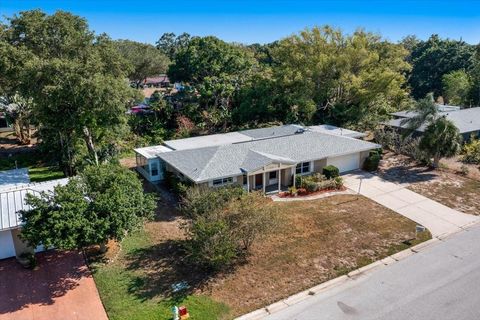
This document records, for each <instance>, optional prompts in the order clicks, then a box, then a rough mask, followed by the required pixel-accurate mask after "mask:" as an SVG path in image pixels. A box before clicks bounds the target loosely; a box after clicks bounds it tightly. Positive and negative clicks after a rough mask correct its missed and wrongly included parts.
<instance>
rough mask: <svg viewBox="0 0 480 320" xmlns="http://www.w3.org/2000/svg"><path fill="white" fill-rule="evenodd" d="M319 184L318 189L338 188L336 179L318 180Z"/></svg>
mask: <svg viewBox="0 0 480 320" xmlns="http://www.w3.org/2000/svg"><path fill="white" fill-rule="evenodd" d="M338 178H339V177H338ZM317 184H318V189H319V190H331V189H336V188H337V184H336V182H335V179H329V180H325V181H322V182H317Z"/></svg>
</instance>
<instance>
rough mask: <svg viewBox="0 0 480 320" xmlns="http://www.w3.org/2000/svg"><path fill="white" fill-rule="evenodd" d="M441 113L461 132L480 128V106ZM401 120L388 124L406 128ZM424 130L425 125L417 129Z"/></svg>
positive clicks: (391, 121)
mask: <svg viewBox="0 0 480 320" xmlns="http://www.w3.org/2000/svg"><path fill="white" fill-rule="evenodd" d="M439 114H440V115H442V116H445V117H446V118H447V119H448V120H451V121H452V122H453V123H454V124H455V126H456V127H457V128H458V130H459V131H460V133H461V134H463V133H469V132H474V131H479V130H480V107H477V108H469V109H462V110H458V111H451V112H440V113H439ZM401 121H402V119H394V120H390V121H389V122H388V123H387V124H388V125H389V126H392V127H397V128H406V127H407V126H406V125H403V126H402V125H401ZM424 130H425V126H422V127H420V128H419V129H418V130H417V131H419V132H423V131H424Z"/></svg>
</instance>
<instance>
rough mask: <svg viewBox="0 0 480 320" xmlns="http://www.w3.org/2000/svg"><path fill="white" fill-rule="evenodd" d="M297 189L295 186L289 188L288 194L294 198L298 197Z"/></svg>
mask: <svg viewBox="0 0 480 320" xmlns="http://www.w3.org/2000/svg"><path fill="white" fill-rule="evenodd" d="M297 192H298V191H297V188H296V187H295V186H292V187H290V188H288V193H290V195H292V196H296V195H297Z"/></svg>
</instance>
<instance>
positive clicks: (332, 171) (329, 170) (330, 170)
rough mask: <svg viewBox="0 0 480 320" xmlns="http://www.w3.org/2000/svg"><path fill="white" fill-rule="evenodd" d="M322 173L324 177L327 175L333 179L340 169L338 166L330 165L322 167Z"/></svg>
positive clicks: (338, 174)
mask: <svg viewBox="0 0 480 320" xmlns="http://www.w3.org/2000/svg"><path fill="white" fill-rule="evenodd" d="M322 173H323V175H324V176H325V177H327V179H333V178H336V177H338V176H340V171H339V170H338V168H337V167H335V166H332V165H328V166H326V167H324V168H323V171H322Z"/></svg>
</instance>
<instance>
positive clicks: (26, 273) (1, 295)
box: [0, 251, 108, 320]
mask: <svg viewBox="0 0 480 320" xmlns="http://www.w3.org/2000/svg"><path fill="white" fill-rule="evenodd" d="M37 260H38V269H37V270H33V271H32V270H26V269H23V268H22V267H21V266H20V265H19V264H18V263H17V262H16V261H15V259H14V258H11V259H5V260H0V320H7V319H8V320H34V319H35V320H43V319H46V320H63V319H76V320H90V319H95V320H108V318H107V315H106V313H105V310H104V308H103V305H102V302H101V301H100V296H99V295H98V291H97V287H96V286H95V282H94V281H93V278H92V275H91V274H90V272H89V270H88V268H87V266H86V265H85V261H84V259H83V256H82V254H81V253H79V252H73V251H72V252H55V251H50V252H45V253H39V254H37Z"/></svg>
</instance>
